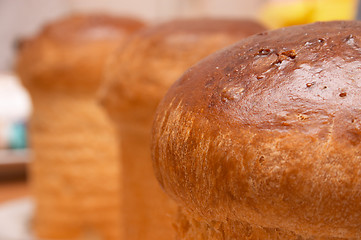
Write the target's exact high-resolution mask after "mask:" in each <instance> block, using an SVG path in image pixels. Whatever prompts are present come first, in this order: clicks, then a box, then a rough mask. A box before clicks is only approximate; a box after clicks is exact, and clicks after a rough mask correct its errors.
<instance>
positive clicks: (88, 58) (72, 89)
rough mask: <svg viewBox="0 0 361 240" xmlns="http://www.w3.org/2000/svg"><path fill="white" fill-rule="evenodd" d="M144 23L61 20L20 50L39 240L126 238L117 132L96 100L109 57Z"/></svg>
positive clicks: (90, 18)
mask: <svg viewBox="0 0 361 240" xmlns="http://www.w3.org/2000/svg"><path fill="white" fill-rule="evenodd" d="M142 26H143V24H142V23H141V22H139V21H138V20H133V19H129V18H118V17H110V16H106V15H100V14H94V15H74V16H69V17H66V18H64V19H60V20H57V21H55V22H53V23H50V24H49V25H47V26H45V28H44V29H43V30H42V31H41V32H40V33H39V34H38V35H37V36H35V37H34V38H33V39H30V40H28V41H26V42H25V43H24V44H23V45H22V47H21V49H20V52H19V58H18V62H17V72H18V73H19V75H20V78H21V80H22V82H23V84H24V85H25V87H26V88H27V89H28V90H29V92H30V95H31V99H32V102H33V106H34V109H33V113H32V116H31V119H30V130H29V131H30V133H29V137H30V144H31V148H32V152H33V156H32V163H31V166H30V169H29V170H30V180H31V189H32V192H33V197H34V199H35V203H36V212H35V217H34V230H35V234H36V235H37V236H38V237H39V238H41V239H77V240H78V239H109V240H112V239H114V240H119V239H121V225H122V224H121V218H120V213H121V210H120V182H119V179H120V176H119V174H120V166H119V153H118V151H119V149H118V146H117V143H116V138H117V137H116V131H115V129H114V128H113V126H112V123H111V121H110V120H109V119H108V117H107V115H106V114H105V112H104V111H103V109H102V108H101V107H100V106H99V105H98V103H97V101H96V92H97V89H98V87H99V85H100V84H101V81H102V74H103V70H104V66H105V65H106V62H107V60H106V59H107V58H108V55H109V54H110V53H111V52H113V51H114V50H115V49H116V48H118V47H119V45H121V44H122V43H123V42H124V41H125V40H126V39H127V38H128V36H129V35H130V34H131V33H132V32H134V31H136V30H138V29H139V28H141V27H142Z"/></svg>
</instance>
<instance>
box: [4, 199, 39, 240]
mask: <svg viewBox="0 0 361 240" xmlns="http://www.w3.org/2000/svg"><path fill="white" fill-rule="evenodd" d="M33 209H34V206H33V202H32V200H31V198H20V199H17V200H14V201H10V202H6V203H4V204H1V205H0V239H1V240H34V238H33V237H32V236H31V233H30V221H31V216H32V213H33Z"/></svg>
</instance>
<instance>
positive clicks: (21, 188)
mask: <svg viewBox="0 0 361 240" xmlns="http://www.w3.org/2000/svg"><path fill="white" fill-rule="evenodd" d="M29 194H30V192H29V188H28V185H27V183H26V181H25V180H13V181H10V180H8V181H2V182H0V204H1V203H3V202H6V201H10V200H14V199H16V198H21V197H25V196H28V195H29Z"/></svg>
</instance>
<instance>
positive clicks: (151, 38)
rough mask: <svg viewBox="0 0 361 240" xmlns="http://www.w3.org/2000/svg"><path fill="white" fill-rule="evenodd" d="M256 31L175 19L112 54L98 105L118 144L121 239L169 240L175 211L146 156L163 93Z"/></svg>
mask: <svg viewBox="0 0 361 240" xmlns="http://www.w3.org/2000/svg"><path fill="white" fill-rule="evenodd" d="M262 30H264V28H263V27H262V26H261V25H259V24H258V23H256V22H253V21H247V20H224V19H193V20H175V21H171V22H167V23H163V24H160V25H156V26H153V27H150V28H147V29H144V30H143V31H140V32H138V33H137V34H136V35H135V36H133V37H132V39H131V40H130V41H129V42H128V43H127V45H126V46H125V47H124V48H123V49H121V52H119V53H116V54H115V55H114V58H113V60H112V61H111V63H110V64H109V68H108V69H107V71H106V74H107V81H106V85H105V86H104V89H103V97H102V102H103V104H104V106H105V107H106V108H107V110H108V112H109V113H110V115H111V116H112V118H113V119H114V121H115V122H116V124H117V125H118V128H119V133H120V136H121V139H122V141H121V146H122V163H123V167H124V174H123V175H122V177H123V183H124V194H123V196H124V209H125V212H124V214H125V220H124V222H125V225H124V226H125V237H126V239H132V240H144V239H147V240H169V239H174V236H175V234H174V229H173V226H172V225H174V224H173V223H174V218H175V214H176V212H177V206H176V205H175V203H174V202H173V201H171V200H170V199H169V198H168V197H167V196H166V195H165V194H164V192H163V191H162V189H161V188H160V187H159V184H158V183H157V181H156V179H155V176H154V173H153V168H152V162H151V157H150V132H151V123H152V119H153V116H154V112H155V108H156V106H157V104H158V103H159V101H160V99H161V98H162V97H163V95H164V94H165V92H166V90H167V88H168V87H169V86H170V85H171V84H172V83H173V82H174V81H176V79H177V78H178V77H179V76H180V75H181V74H182V73H183V72H184V71H185V70H186V69H187V68H188V67H190V66H191V65H193V64H195V63H196V62H197V61H198V60H200V59H201V58H203V57H205V56H207V55H209V54H211V53H213V52H214V51H216V50H218V49H220V48H222V47H225V46H227V45H229V44H232V43H234V42H236V41H238V40H240V39H242V38H244V37H246V36H249V35H251V34H254V33H257V32H260V31H262Z"/></svg>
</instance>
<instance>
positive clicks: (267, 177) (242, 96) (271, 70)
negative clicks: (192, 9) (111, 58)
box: [153, 21, 361, 239]
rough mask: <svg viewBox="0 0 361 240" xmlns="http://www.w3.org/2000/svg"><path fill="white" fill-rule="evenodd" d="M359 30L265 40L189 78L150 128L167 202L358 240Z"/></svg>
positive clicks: (295, 32) (282, 34)
mask: <svg viewBox="0 0 361 240" xmlns="http://www.w3.org/2000/svg"><path fill="white" fill-rule="evenodd" d="M360 27H361V23H359V22H355V21H351V22H341V21H340V22H328V23H315V24H311V25H303V26H296V27H291V28H284V29H279V30H275V31H271V32H268V33H263V34H258V35H255V36H252V37H250V38H248V39H246V40H243V41H240V42H238V43H237V44H235V45H233V46H231V47H229V48H227V49H225V50H223V51H221V52H218V53H216V54H214V55H212V56H210V57H208V58H206V59H205V60H203V61H202V62H201V63H199V64H197V65H195V66H194V67H192V68H191V69H189V70H188V71H187V72H186V73H185V74H184V75H183V77H182V78H181V79H180V80H178V81H177V82H176V83H175V84H174V85H173V86H172V87H171V89H170V90H169V91H168V93H167V95H166V97H165V98H164V99H163V101H162V102H161V104H160V105H159V108H158V114H157V116H156V118H155V121H154V129H153V160H154V166H155V170H156V175H157V177H158V180H159V181H160V182H161V184H162V186H163V188H164V189H165V190H166V192H167V193H168V194H170V195H171V196H172V197H173V198H174V199H176V200H177V201H178V203H180V204H181V206H184V207H185V208H187V209H189V210H190V211H191V212H192V214H193V215H194V216H198V217H199V218H200V219H207V220H210V219H211V220H215V221H221V222H225V221H226V220H233V221H245V222H248V223H250V224H253V225H258V226H262V227H265V228H280V229H282V230H284V231H291V232H294V233H296V234H299V235H302V236H303V237H310V238H311V237H325V239H327V238H331V237H335V238H336V237H338V238H346V239H353V238H357V239H358V238H360V237H361V215H360V212H361V178H360V177H359V174H360V172H361V164H360V159H361V153H360V139H361V131H360V129H361V127H360V124H361V123H360V119H361V112H360V109H361V106H359V105H360V103H361V97H360V96H361V95H360V94H359V92H360V90H361V89H360V88H361V87H360V83H359V79H361V71H360V66H361V57H360V50H361V48H360V46H361V31H360V29H361V28H360ZM226 239H227V238H226Z"/></svg>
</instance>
